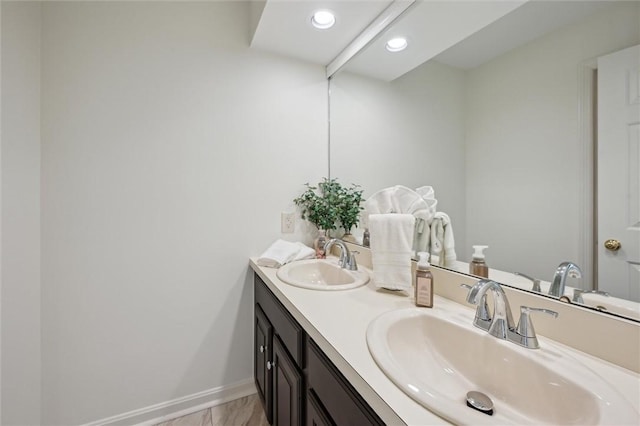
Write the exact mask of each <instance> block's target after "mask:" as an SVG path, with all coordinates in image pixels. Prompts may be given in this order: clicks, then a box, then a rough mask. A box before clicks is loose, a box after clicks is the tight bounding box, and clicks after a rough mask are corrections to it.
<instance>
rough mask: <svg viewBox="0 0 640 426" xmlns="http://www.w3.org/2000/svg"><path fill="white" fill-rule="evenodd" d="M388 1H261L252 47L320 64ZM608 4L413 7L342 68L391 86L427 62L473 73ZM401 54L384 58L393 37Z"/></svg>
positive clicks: (500, 0)
mask: <svg viewBox="0 0 640 426" xmlns="http://www.w3.org/2000/svg"><path fill="white" fill-rule="evenodd" d="M391 3H392V0H333V1H321V0H266V3H265V6H264V9H263V10H262V12H261V14H260V11H258V12H257V13H256V19H255V21H256V25H255V33H254V36H253V40H252V43H251V46H252V47H253V48H257V49H262V50H267V51H270V52H275V53H278V54H282V55H285V56H289V57H293V58H297V59H301V60H304V61H308V62H312V63H316V64H321V65H327V64H329V63H330V62H331V61H332V60H333V59H334V58H335V57H336V56H337V55H338V54H339V53H340V52H341V51H342V50H343V49H344V48H345V47H346V46H347V45H349V43H351V42H352V41H353V40H354V39H355V38H356V37H357V36H358V35H359V34H360V33H361V32H362V30H364V29H365V28H366V27H367V26H368V25H369V24H370V23H371V22H372V21H374V20H375V18H376V17H377V16H378V15H379V14H380V13H381V12H383V11H384V10H385V9H386V8H387V7H388V6H389V5H390V4H391ZM612 3H613V2H612V1H611V0H602V1H595V0H584V1H579V0H568V1H562V0H529V1H527V0H455V1H452V0H417V1H416V3H415V4H414V5H413V6H412V7H411V8H410V9H409V10H407V12H406V13H405V14H404V15H403V16H401V17H400V18H398V19H397V20H396V21H395V22H394V23H393V25H391V26H390V27H389V28H387V29H386V30H384V31H382V32H381V34H380V35H379V36H378V37H377V38H376V39H374V40H373V41H372V42H371V43H370V44H369V45H368V46H367V47H366V48H365V49H363V50H362V51H361V52H359V53H358V54H357V55H356V56H355V57H353V58H352V59H351V60H350V61H349V62H348V63H347V65H346V67H345V69H346V70H348V71H349V72H353V73H358V74H362V75H366V76H369V77H373V78H377V79H381V80H385V81H391V80H394V79H396V78H398V77H400V76H402V75H403V74H405V73H407V72H408V71H410V70H412V69H413V68H415V67H416V66H418V65H420V64H422V63H424V62H425V61H427V60H430V59H435V60H437V61H439V62H443V63H446V64H449V65H452V66H455V67H459V68H465V69H468V68H473V67H476V66H478V65H480V64H482V63H484V62H486V61H488V60H490V59H492V58H494V57H496V56H499V55H500V54H502V53H505V52H507V51H509V50H511V49H513V48H514V47H517V46H520V45H522V44H524V43H527V42H529V41H531V40H533V39H535V38H537V37H540V36H542V35H544V34H547V33H549V32H551V31H553V30H556V29H558V28H560V27H562V26H565V25H568V24H570V23H573V22H577V21H578V20H580V19H584V18H586V17H587V16H588V15H589V14H592V13H594V12H596V11H598V10H601V9H603V8H605V7H607V6H610V5H612ZM317 9H329V10H331V11H333V12H334V13H335V15H336V25H335V26H334V27H333V28H331V29H329V30H324V31H323V30H318V29H316V28H314V27H313V26H311V24H310V19H311V15H312V14H313V12H314V11H315V10H317ZM400 35H402V36H405V37H407V38H408V41H409V47H408V48H407V49H406V50H404V51H402V52H399V53H390V52H387V51H386V49H385V48H384V44H385V43H386V41H387V40H388V39H389V38H391V37H393V36H400Z"/></svg>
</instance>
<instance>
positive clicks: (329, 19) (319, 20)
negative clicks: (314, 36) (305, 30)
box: [311, 10, 336, 30]
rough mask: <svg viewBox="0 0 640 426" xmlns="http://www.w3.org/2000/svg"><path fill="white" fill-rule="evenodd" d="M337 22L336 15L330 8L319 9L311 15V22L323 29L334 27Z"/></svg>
mask: <svg viewBox="0 0 640 426" xmlns="http://www.w3.org/2000/svg"><path fill="white" fill-rule="evenodd" d="M335 23H336V17H335V16H334V15H333V13H331V12H329V11H328V10H319V11H317V12H315V13H314V14H313V16H312V17H311V24H312V25H313V26H314V27H316V28H318V29H321V30H326V29H328V28H331V27H333V24H335Z"/></svg>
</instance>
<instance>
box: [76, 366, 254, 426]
mask: <svg viewBox="0 0 640 426" xmlns="http://www.w3.org/2000/svg"><path fill="white" fill-rule="evenodd" d="M254 393H256V386H255V384H254V381H253V378H251V379H247V380H243V381H240V382H236V383H232V384H230V385H225V386H220V387H217V388H213V389H209V390H205V391H202V392H198V393H194V394H192V395H187V396H183V397H181V398H176V399H173V400H171V401H166V402H161V403H159V404H154V405H150V406H148V407H144V408H139V409H137V410H133V411H129V412H127V413H122V414H118V415H115V416H112V417H108V418H106V419H102V420H97V421H95V422H91V423H86V424H85V425H84V426H120V425H140V426H148V425H154V424H157V423H161V422H164V421H166V420H169V419H173V418H176V417H181V416H186V415H188V414H191V413H195V412H197V411H200V410H204V409H205V408H209V407H214V406H216V405H220V404H224V403H226V402H229V401H233V400H234V399H238V398H242V397H244V396H248V395H252V394H254Z"/></svg>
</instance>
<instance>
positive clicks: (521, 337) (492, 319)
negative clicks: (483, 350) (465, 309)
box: [462, 280, 558, 349]
mask: <svg viewBox="0 0 640 426" xmlns="http://www.w3.org/2000/svg"><path fill="white" fill-rule="evenodd" d="M462 286H463V287H469V286H467V285H466V284H462ZM488 291H490V292H491V294H492V295H493V316H491V314H489V312H488V309H487V300H486V298H487V292H488ZM467 302H468V303H471V304H473V305H477V306H478V308H477V309H476V316H475V318H474V320H473V325H475V326H476V327H478V328H481V329H483V330H486V331H487V332H488V333H489V334H491V335H492V336H494V337H497V338H498V339H503V340H508V341H510V342H512V343H515V344H518V345H520V346H524V347H525V348H529V349H538V348H539V347H540V345H539V343H538V338H537V337H536V332H535V329H534V328H533V323H532V322H531V318H530V314H531V312H542V313H545V314H549V315H551V316H553V317H557V316H558V313H557V312H555V311H552V310H549V309H542V308H530V307H528V306H521V307H520V319H519V321H518V325H517V326H516V325H515V324H514V322H513V316H512V315H511V307H510V306H509V300H508V299H507V295H506V294H505V293H504V290H502V287H501V286H500V284H498V283H497V282H495V281H491V280H480V281H478V282H477V283H476V284H475V285H474V286H473V287H470V289H469V294H468V295H467Z"/></svg>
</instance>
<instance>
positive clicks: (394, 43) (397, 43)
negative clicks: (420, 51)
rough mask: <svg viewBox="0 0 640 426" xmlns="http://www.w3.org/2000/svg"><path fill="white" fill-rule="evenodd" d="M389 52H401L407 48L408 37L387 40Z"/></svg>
mask: <svg viewBox="0 0 640 426" xmlns="http://www.w3.org/2000/svg"><path fill="white" fill-rule="evenodd" d="M385 47H386V49H387V50H388V51H389V52H400V51H402V50H404V49H406V48H407V39H406V38H404V37H396V38H392V39H391V40H389V41H387V44H386V45H385Z"/></svg>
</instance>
